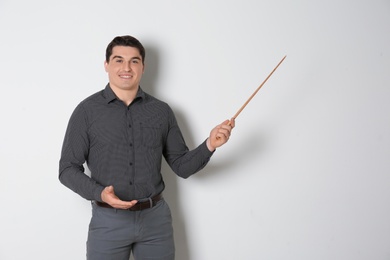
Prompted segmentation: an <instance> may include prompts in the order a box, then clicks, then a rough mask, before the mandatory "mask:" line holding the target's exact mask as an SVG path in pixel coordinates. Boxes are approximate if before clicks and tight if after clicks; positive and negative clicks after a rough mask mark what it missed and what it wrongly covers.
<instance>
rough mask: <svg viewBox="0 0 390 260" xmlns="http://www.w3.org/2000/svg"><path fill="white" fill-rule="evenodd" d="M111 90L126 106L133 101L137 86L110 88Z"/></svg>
mask: <svg viewBox="0 0 390 260" xmlns="http://www.w3.org/2000/svg"><path fill="white" fill-rule="evenodd" d="M112 91H113V92H114V93H115V95H116V96H117V97H118V98H119V99H120V100H122V101H123V103H125V104H126V106H128V105H130V104H131V102H133V100H134V98H135V96H136V95H137V92H138V88H136V89H129V90H127V89H118V88H112Z"/></svg>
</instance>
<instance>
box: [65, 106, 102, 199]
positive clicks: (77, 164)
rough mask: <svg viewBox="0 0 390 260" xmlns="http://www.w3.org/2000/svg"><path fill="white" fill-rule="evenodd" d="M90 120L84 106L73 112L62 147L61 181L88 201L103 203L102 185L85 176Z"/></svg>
mask: <svg viewBox="0 0 390 260" xmlns="http://www.w3.org/2000/svg"><path fill="white" fill-rule="evenodd" d="M89 140H90V139H89V136H88V120H87V115H86V113H85V110H84V108H83V107H82V105H79V106H78V107H76V109H75V111H74V112H73V114H72V116H71V118H70V120H69V123H68V127H67V129H66V133H65V138H64V142H63V146H62V152H61V158H60V165H59V179H60V181H61V183H62V184H64V185H65V186H66V187H68V188H69V189H71V190H73V191H74V192H76V193H77V194H79V195H80V196H81V197H83V198H85V199H87V200H99V201H101V193H102V191H103V189H104V187H103V186H102V185H100V184H99V183H97V182H96V181H94V180H93V179H91V178H90V177H89V176H87V175H86V174H85V170H84V167H83V164H84V163H85V161H86V159H87V158H88V153H89V145H90V142H89Z"/></svg>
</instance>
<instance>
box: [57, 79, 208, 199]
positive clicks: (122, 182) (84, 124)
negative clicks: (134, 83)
mask: <svg viewBox="0 0 390 260" xmlns="http://www.w3.org/2000/svg"><path fill="white" fill-rule="evenodd" d="M211 155H212V152H210V151H209V150H208V148H207V145H206V141H204V142H203V143H202V144H201V145H199V146H198V147H197V148H196V149H194V150H191V151H189V149H188V148H187V145H186V143H185V141H184V139H183V136H182V134H181V131H180V129H179V126H178V125H177V122H176V119H175V116H174V114H173V111H172V110H171V108H170V107H169V106H168V105H167V104H166V103H164V102H162V101H160V100H158V99H156V98H154V97H152V96H151V95H149V94H147V93H145V92H143V91H142V89H141V88H139V90H138V93H137V96H136V98H135V99H134V101H133V102H132V103H131V104H130V105H129V106H126V105H125V104H124V103H123V102H122V101H121V100H119V99H118V98H117V97H116V96H115V94H114V92H113V91H112V90H111V88H110V86H109V85H107V86H106V88H105V89H104V90H102V91H99V92H97V93H95V94H93V95H92V96H90V97H88V98H86V99H85V100H84V101H82V102H81V103H80V104H79V105H78V106H77V107H76V109H75V110H74V112H73V114H72V116H71V118H70V120H69V124H68V127H67V130H66V134H65V138H64V143H63V147H62V152H61V159H60V164H59V179H60V181H61V182H62V183H63V184H64V185H65V186H67V187H68V188H70V189H71V190H73V191H74V192H76V193H78V194H79V195H80V196H82V197H84V198H85V199H88V200H97V201H101V197H100V195H101V192H102V191H103V189H104V188H105V187H106V186H109V185H113V186H114V190H115V193H116V195H117V196H118V197H119V198H120V199H122V200H127V201H130V200H133V199H143V198H147V197H152V196H154V195H157V194H159V193H160V192H162V191H163V190H164V182H163V179H162V176H161V160H162V156H164V158H165V160H166V161H167V163H168V165H169V166H170V167H171V168H172V170H173V171H174V172H175V173H176V174H177V175H179V176H181V177H183V178H187V177H189V176H191V175H192V174H194V173H196V172H197V171H199V170H201V169H202V168H203V167H204V166H205V165H206V164H207V163H208V161H209V160H210V157H211ZM85 162H87V165H88V168H89V169H90V171H91V176H90V177H89V176H88V175H86V174H85V169H84V167H83V165H84V163H85Z"/></svg>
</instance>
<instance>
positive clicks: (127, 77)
mask: <svg viewBox="0 0 390 260" xmlns="http://www.w3.org/2000/svg"><path fill="white" fill-rule="evenodd" d="M120 77H121V78H125V79H129V78H131V76H120Z"/></svg>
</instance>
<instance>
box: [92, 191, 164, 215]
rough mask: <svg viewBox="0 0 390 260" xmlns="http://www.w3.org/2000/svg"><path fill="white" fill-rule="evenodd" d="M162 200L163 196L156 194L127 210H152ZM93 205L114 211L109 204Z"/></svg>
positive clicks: (99, 203) (98, 202)
mask: <svg viewBox="0 0 390 260" xmlns="http://www.w3.org/2000/svg"><path fill="white" fill-rule="evenodd" d="M162 198H163V196H162V194H161V193H160V194H158V195H156V196H154V197H152V198H149V199H148V200H147V201H144V202H137V204H135V205H134V206H132V207H131V208H128V209H127V210H130V211H138V210H144V209H150V208H153V207H154V206H156V204H157V202H159V201H160V200H161V199H162ZM95 203H96V205H98V206H99V207H103V208H109V209H115V208H114V207H112V206H111V205H109V204H107V203H105V202H100V201H95Z"/></svg>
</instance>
